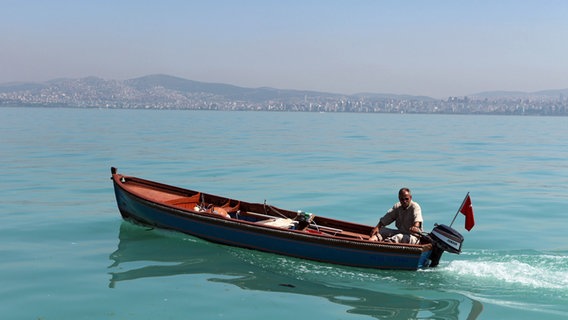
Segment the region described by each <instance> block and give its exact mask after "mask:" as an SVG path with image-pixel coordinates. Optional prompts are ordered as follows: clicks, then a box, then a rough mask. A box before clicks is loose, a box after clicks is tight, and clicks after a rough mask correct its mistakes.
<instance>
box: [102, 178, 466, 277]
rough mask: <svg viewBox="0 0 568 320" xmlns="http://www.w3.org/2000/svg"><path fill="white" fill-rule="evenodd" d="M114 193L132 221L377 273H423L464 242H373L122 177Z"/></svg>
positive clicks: (313, 220) (312, 221)
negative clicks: (445, 253)
mask: <svg viewBox="0 0 568 320" xmlns="http://www.w3.org/2000/svg"><path fill="white" fill-rule="evenodd" d="M111 174H112V177H111V179H112V181H113V185H114V192H115V196H116V201H117V205H118V209H119V211H120V214H121V215H122V217H123V218H124V219H125V220H129V221H133V222H136V223H139V224H143V225H148V226H152V227H157V228H163V229H170V230H175V231H179V232H183V233H186V234H189V235H192V236H196V237H199V238H202V239H205V240H208V241H212V242H217V243H221V244H225V245H231V246H237V247H242V248H248V249H256V250H261V251H266V252H272V253H277V254H282V255H287V256H292V257H297V258H303V259H310V260H315V261H321V262H327V263H333V264H340V265H347V266H354V267H364V268H375V269H404V270H416V269H419V268H425V267H434V266H436V265H438V262H439V260H440V257H441V255H442V253H443V252H444V251H448V252H452V253H459V252H461V244H462V242H463V237H462V236H461V235H460V234H459V233H458V232H457V231H455V230H454V229H452V228H450V227H447V226H445V225H438V226H436V227H435V228H434V230H433V231H432V232H431V233H430V234H427V233H423V234H422V236H421V241H420V243H419V244H399V243H388V242H376V241H371V240H369V234H370V233H371V229H372V228H373V227H372V226H368V225H362V224H358V223H353V222H346V221H341V220H336V219H331V218H326V217H322V216H316V215H313V214H308V213H305V212H302V211H291V210H286V209H281V208H277V207H274V206H271V205H269V204H266V203H250V202H245V201H239V200H235V199H229V198H225V197H222V196H217V195H213V194H208V193H203V192H199V191H193V190H188V189H183V188H178V187H174V186H170V185H166V184H162V183H158V182H154V181H149V180H145V179H141V178H137V177H132V176H125V175H122V174H119V173H118V172H117V169H116V168H114V167H113V168H111Z"/></svg>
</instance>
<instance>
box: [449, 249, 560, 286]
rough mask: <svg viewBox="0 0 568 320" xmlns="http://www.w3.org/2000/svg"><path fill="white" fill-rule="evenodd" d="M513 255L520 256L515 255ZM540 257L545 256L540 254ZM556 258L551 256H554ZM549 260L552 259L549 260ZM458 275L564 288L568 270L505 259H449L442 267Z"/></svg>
mask: <svg viewBox="0 0 568 320" xmlns="http://www.w3.org/2000/svg"><path fill="white" fill-rule="evenodd" d="M516 258H519V257H518V256H517V257H516ZM541 258H544V257H542V256H541ZM557 258H558V257H554V259H557ZM550 260H552V259H550ZM445 270H446V271H449V272H452V273H456V274H457V275H459V276H460V277H473V278H475V279H478V280H479V279H486V280H488V281H490V282H497V283H503V282H504V283H509V284H517V285H521V286H527V287H531V288H543V289H546V288H547V289H566V288H568V272H567V271H566V269H565V268H564V270H562V268H560V269H558V268H554V264H550V263H544V264H543V263H536V262H533V263H528V262H523V261H519V260H516V259H510V260H507V261H463V260H458V261H452V262H450V263H449V265H448V266H447V267H446V268H445Z"/></svg>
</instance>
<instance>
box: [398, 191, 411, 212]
mask: <svg viewBox="0 0 568 320" xmlns="http://www.w3.org/2000/svg"><path fill="white" fill-rule="evenodd" d="M398 200H400V204H402V206H403V207H404V208H408V206H410V200H412V196H411V195H410V193H409V192H408V191H403V192H402V193H401V194H400V195H399V196H398Z"/></svg>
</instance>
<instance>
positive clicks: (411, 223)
mask: <svg viewBox="0 0 568 320" xmlns="http://www.w3.org/2000/svg"><path fill="white" fill-rule="evenodd" d="M398 200H399V202H397V203H395V204H394V206H393V207H392V208H391V209H389V211H387V213H386V214H385V215H384V216H383V217H382V218H381V219H380V220H379V223H378V224H377V226H376V227H374V228H373V230H372V231H371V235H370V236H371V238H370V240H373V241H383V240H384V241H386V242H396V243H410V244H417V243H418V242H419V241H420V238H419V234H420V233H421V232H422V222H423V220H422V210H421V209H420V205H418V203H416V202H414V201H412V194H411V193H410V190H409V189H408V188H402V189H400V190H399V192H398ZM395 221H396V223H395V225H396V228H397V230H395V229H389V228H385V227H386V226H388V225H389V224H391V223H392V222H395Z"/></svg>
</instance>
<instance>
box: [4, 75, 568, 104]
mask: <svg viewBox="0 0 568 320" xmlns="http://www.w3.org/2000/svg"><path fill="white" fill-rule="evenodd" d="M71 83H75V84H82V85H83V86H84V85H87V86H91V87H93V88H95V87H97V86H99V87H100V86H103V87H108V86H109V85H115V86H120V87H124V86H126V87H131V88H133V89H135V90H138V91H147V90H151V89H154V88H157V87H161V88H164V89H166V90H170V91H172V92H180V93H185V94H196V93H200V94H210V95H215V96H223V97H226V98H227V99H231V100H251V101H255V102H260V101H266V100H274V99H282V98H286V99H303V98H305V96H306V95H308V96H333V97H341V96H353V97H367V98H376V99H413V100H437V99H434V98H431V97H427V96H415V95H410V94H404V95H400V94H388V93H357V94H352V95H344V94H337V93H329V92H318V91H310V90H287V89H276V88H270V87H260V88H246V87H239V86H235V85H230V84H224V83H208V82H200V81H194V80H188V79H184V78H179V77H174V76H170V75H164V74H156V75H148V76H143V77H139V78H134V79H129V80H124V81H119V80H104V79H101V78H98V77H86V78H80V79H66V78H63V79H54V80H50V81H46V82H40V83H35V82H25V83H4V84H0V93H8V92H18V91H38V90H42V89H47V88H50V87H58V88H61V87H63V86H66V85H70V84H71ZM72 87H75V85H72ZM561 95H562V96H568V89H558V90H543V91H536V92H522V91H486V92H479V93H475V94H471V95H468V96H469V97H477V98H526V97H558V96H561Z"/></svg>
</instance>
